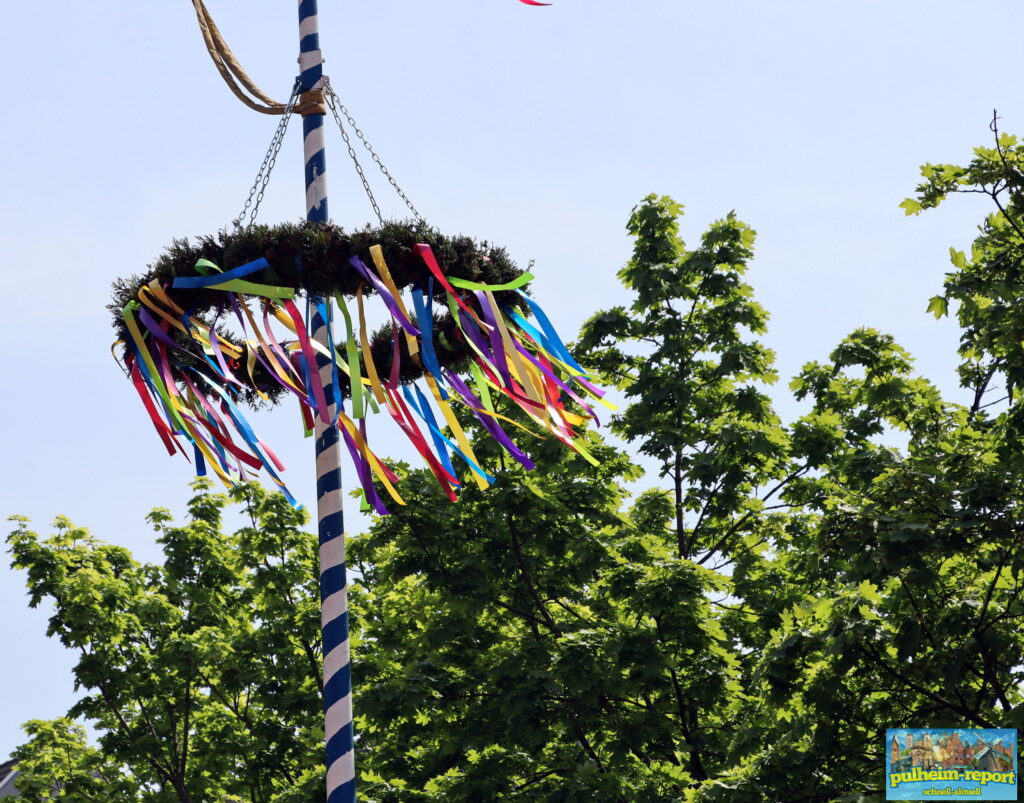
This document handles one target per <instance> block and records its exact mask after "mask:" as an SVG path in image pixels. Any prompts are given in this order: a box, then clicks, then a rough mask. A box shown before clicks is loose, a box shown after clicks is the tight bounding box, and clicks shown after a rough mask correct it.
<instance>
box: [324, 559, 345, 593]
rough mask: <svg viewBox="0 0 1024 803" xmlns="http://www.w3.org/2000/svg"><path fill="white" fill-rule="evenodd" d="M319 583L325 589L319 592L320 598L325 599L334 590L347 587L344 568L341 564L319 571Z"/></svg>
mask: <svg viewBox="0 0 1024 803" xmlns="http://www.w3.org/2000/svg"><path fill="white" fill-rule="evenodd" d="M320 585H321V586H322V587H323V588H325V589H327V591H326V593H324V592H321V594H320V599H326V598H327V597H329V596H330V595H331V594H333V593H334V592H335V591H338V590H339V589H341V588H347V587H348V586H347V585H346V584H345V568H344V567H343V566H334V567H332V568H330V569H328V570H327V571H324V572H321V573H320Z"/></svg>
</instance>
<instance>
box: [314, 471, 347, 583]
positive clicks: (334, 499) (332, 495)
mask: <svg viewBox="0 0 1024 803" xmlns="http://www.w3.org/2000/svg"><path fill="white" fill-rule="evenodd" d="M317 496H318V499H317V504H318V505H319V504H323V505H328V506H330V507H333V508H339V507H341V505H342V501H343V500H342V497H341V488H337V489H335V490H333V491H327V492H325V493H322V494H318V495H317ZM320 565H321V566H322V565H323V563H321V564H320Z"/></svg>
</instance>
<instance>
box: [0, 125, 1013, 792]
mask: <svg viewBox="0 0 1024 803" xmlns="http://www.w3.org/2000/svg"><path fill="white" fill-rule="evenodd" d="M993 127H994V126H993ZM995 133H996V145H995V147H992V148H980V149H978V150H977V151H976V152H975V157H974V160H973V161H972V162H971V163H970V164H969V165H967V166H966V167H958V166H951V165H937V166H936V165H927V166H926V167H925V168H924V169H923V176H924V181H923V182H922V184H921V185H920V186H919V187H918V192H917V195H916V197H915V198H914V199H912V200H909V201H907V202H904V208H905V209H906V210H907V211H908V213H915V212H919V211H921V210H923V209H926V208H929V207H932V206H935V205H937V204H939V203H941V202H943V201H944V200H945V199H946V198H947V197H948V196H950V195H952V194H955V193H961V192H969V193H981V194H984V195H987V196H988V197H989V198H990V199H991V200H992V201H993V204H994V207H995V210H994V211H993V213H992V214H991V215H989V216H988V217H987V218H986V219H985V221H984V222H983V224H982V226H981V229H980V232H979V236H978V237H977V239H976V240H975V242H974V245H973V247H972V248H971V249H970V252H969V254H968V253H964V252H961V251H958V250H955V249H954V250H953V251H952V254H951V261H952V266H953V269H952V270H951V271H950V272H948V273H947V274H946V278H945V285H944V290H943V293H942V294H940V295H938V296H936V297H935V298H933V299H932V300H931V302H930V304H929V307H928V308H929V310H930V311H931V312H932V313H933V314H936V315H939V316H941V315H947V314H948V315H956V316H957V319H958V321H959V323H960V326H961V330H962V337H961V342H960V348H959V358H960V367H959V377H960V384H961V388H960V391H959V393H956V392H955V393H954V394H952V395H951V396H950V397H946V396H944V395H943V394H942V393H941V392H940V391H939V389H938V388H937V387H936V386H935V385H934V384H933V383H931V382H929V381H928V380H927V379H925V378H923V377H921V376H919V375H917V374H916V373H915V371H914V367H913V361H912V359H911V357H910V355H909V354H908V353H907V352H906V351H905V350H904V349H903V348H901V347H900V346H899V344H897V343H896V342H895V341H894V340H893V338H892V337H891V336H889V335H886V334H884V333H882V332H878V331H876V330H873V329H870V328H862V329H858V330H856V331H854V332H852V333H851V334H850V335H848V336H847V337H845V338H844V339H843V340H842V341H841V342H840V343H839V344H837V345H836V346H835V347H834V348H833V349H832V350H831V351H830V352H829V353H828V354H827V355H822V358H821V359H820V360H818V361H815V362H811V363H809V364H807V365H805V366H804V367H803V369H802V370H801V371H800V373H799V374H798V375H797V376H796V377H795V378H793V380H792V382H791V383H790V385H789V389H790V392H791V393H792V394H793V395H794V397H795V398H796V399H797V400H799V401H800V402H801V403H802V404H803V409H804V413H803V414H802V415H801V416H800V417H799V418H798V419H797V420H795V421H792V422H790V423H788V424H784V423H783V422H782V421H781V420H780V419H779V417H778V415H777V414H776V413H775V411H774V409H773V407H772V403H771V395H770V394H772V393H778V392H779V391H778V390H772V389H771V387H770V386H771V385H772V383H773V382H774V381H775V371H774V367H773V355H772V354H771V352H770V351H769V350H768V349H767V348H765V346H764V345H763V344H762V343H761V342H760V340H759V337H760V336H762V335H763V334H764V332H765V330H766V326H767V314H766V312H765V311H764V310H763V309H762V308H761V307H760V306H759V305H758V304H757V303H756V301H755V300H754V297H753V290H752V288H751V287H750V285H748V284H747V283H746V281H745V274H746V271H747V269H748V264H749V262H750V261H751V259H752V257H753V247H754V233H753V231H752V230H751V229H750V228H749V227H748V226H746V225H745V224H744V223H742V222H741V221H739V220H738V219H737V218H736V217H735V215H733V214H729V215H727V216H726V217H725V218H723V219H721V220H719V221H716V222H714V223H713V224H712V225H711V226H710V227H709V229H708V230H707V232H705V233H704V235H703V236H702V237H701V238H700V240H699V242H698V244H697V245H696V246H695V247H694V248H692V249H689V248H687V246H686V245H685V243H684V242H683V240H682V239H681V237H680V229H679V218H680V215H681V212H682V208H681V207H680V206H679V205H677V204H676V203H675V202H674V201H672V200H671V199H670V198H666V197H657V196H650V197H648V198H646V199H644V200H643V201H642V202H641V203H640V204H639V205H638V206H637V207H636V208H635V209H634V210H633V213H632V215H631V217H630V220H629V224H628V231H629V232H630V234H631V235H632V236H633V238H634V241H635V247H634V251H633V255H632V257H631V259H630V261H629V262H628V263H627V264H626V265H625V266H624V268H623V269H622V271H621V272H620V279H621V280H622V282H623V284H624V286H625V288H626V291H627V292H628V294H629V301H628V303H627V304H625V305H623V306H622V307H617V308H613V309H610V310H605V311H601V312H598V313H596V314H595V315H594V316H593V317H592V318H591V319H590V320H589V321H588V322H587V324H586V325H585V326H584V328H583V331H582V333H581V337H580V341H579V345H580V347H581V351H582V352H583V354H584V355H585V358H586V360H587V361H588V362H589V364H590V365H592V366H593V367H594V368H595V369H596V371H597V372H598V373H599V374H600V375H601V376H602V377H603V378H604V379H605V380H606V381H607V382H609V383H611V384H614V385H616V386H617V387H618V388H619V389H620V391H621V392H622V394H623V395H624V396H625V398H626V401H627V404H626V405H625V407H624V409H623V410H622V411H621V413H620V414H618V415H617V416H616V417H615V418H614V419H613V421H612V424H611V429H612V431H613V432H614V433H615V434H616V435H618V436H620V437H621V438H623V439H624V440H625V441H626V442H627V443H628V444H630V445H631V446H632V447H633V448H635V449H636V450H637V451H638V452H640V453H641V454H643V455H645V456H647V457H649V458H651V459H652V460H653V461H654V463H655V465H656V466H657V467H658V470H659V473H660V476H661V478H662V479H663V480H664V481H665V482H664V485H665V487H663V488H655V489H651V490H648V491H645V492H643V493H641V494H638V495H636V496H635V497H633V496H631V494H630V490H629V483H630V482H632V481H633V480H635V479H636V478H637V477H638V475H639V469H638V468H637V466H636V465H635V464H634V462H633V461H632V460H631V458H630V457H629V456H628V454H627V453H626V452H625V451H623V450H622V449H619V448H617V447H614V446H612V445H610V444H607V443H604V442H603V441H602V440H601V439H600V438H599V437H597V436H596V435H593V434H592V435H588V436H586V437H587V447H588V449H589V450H590V451H591V452H592V454H593V455H595V456H596V457H597V458H598V463H597V465H594V464H592V463H590V462H588V461H587V460H585V459H584V458H583V457H582V456H581V455H579V454H577V453H574V452H572V451H568V450H565V449H563V448H562V447H561V446H559V445H558V444H551V443H547V442H541V441H537V442H536V443H535V444H534V448H533V450H532V451H533V454H534V457H535V461H536V462H537V464H538V468H539V470H538V471H536V472H531V473H525V472H523V471H522V470H521V469H520V468H519V467H518V466H517V465H515V464H512V465H503V467H502V469H501V471H500V472H498V480H497V483H496V485H495V487H493V488H492V489H490V490H489V491H487V492H483V493H482V492H479V491H477V490H476V489H475V488H474V487H473V486H472V483H467V486H468V487H467V488H466V490H465V491H464V492H463V493H462V497H461V499H460V501H459V503H458V504H457V505H451V504H449V503H448V502H447V501H446V499H445V498H444V497H443V495H442V494H440V493H439V492H438V490H437V489H436V488H435V486H434V484H433V482H432V480H431V479H430V477H429V475H428V474H427V473H426V472H422V471H411V472H408V471H407V472H406V473H407V474H408V477H407V479H406V485H405V487H406V488H407V490H408V502H409V504H408V505H407V506H405V507H402V508H400V509H398V510H396V511H395V512H394V514H393V515H391V516H388V517H385V518H380V519H377V520H375V521H374V522H373V524H372V526H371V527H370V529H369V531H368V532H367V533H364V534H362V535H359V536H357V537H355V538H354V539H353V540H352V542H351V545H350V550H349V554H350V557H351V560H352V561H353V563H354V566H355V569H356V572H355V574H354V581H355V582H354V583H353V585H352V591H351V593H352V605H351V607H352V611H353V616H354V619H353V633H354V636H355V664H354V676H353V680H354V684H355V693H356V699H355V711H356V715H357V722H356V724H357V728H356V730H357V733H358V734H359V741H358V745H357V751H358V752H357V755H358V764H359V772H360V784H361V790H362V791H361V796H362V797H363V799H365V800H367V801H376V802H377V803H417V802H418V801H419V802H422V803H426V802H428V801H437V802H438V803H440V801H445V803H459V802H460V801H462V802H464V803H470V802H472V801H492V800H502V801H504V800H509V801H515V800H523V801H544V802H547V803H572V802H574V801H612V802H614V801H622V802H623V803H627V802H628V803H635V802H640V801H666V802H668V801H685V802H686V803H719V802H722V803H734V801H744V803H746V802H747V801H749V802H750V803H780V802H781V801H785V802H786V803H798V801H821V802H822V803H825V802H826V801H869V800H870V801H875V800H882V799H884V788H883V770H884V745H883V739H882V737H883V734H884V731H885V729H886V728H889V727H901V726H921V725H928V726H933V727H971V726H975V727H1020V726H1021V725H1022V724H1024V694H1022V681H1024V677H1022V669H1021V667H1024V636H1022V635H1021V630H1020V622H1021V619H1022V618H1024V602H1022V596H1024V575H1022V572H1024V558H1022V552H1021V539H1022V537H1024V524H1022V522H1024V490H1022V489H1024V449H1022V442H1021V438H1022V431H1024V407H1022V406H1021V405H1022V402H1021V395H1020V392H1019V388H1020V387H1021V386H1022V382H1024V374H1022V371H1024V368H1022V366H1024V353H1022V352H1021V349H1022V348H1024V347H1022V345H1021V344H1022V343H1024V317H1022V313H1021V309H1024V305H1022V304H1021V303H1020V301H1021V298H1022V296H1024V275H1022V271H1021V264H1022V259H1024V233H1022V228H1021V226H1022V222H1021V220H1022V218H1021V212H1022V211H1024V197H1022V191H1024V190H1022V188H1024V172H1022V171H1021V166H1022V165H1024V146H1021V145H1019V144H1018V142H1017V140H1016V139H1014V138H1012V137H1008V136H1006V135H1003V134H999V133H998V131H996V132H995ZM475 448H477V450H478V451H479V452H483V453H488V452H492V455H489V456H493V457H494V458H495V462H499V461H500V455H498V454H497V447H496V446H494V445H493V444H490V443H489V442H487V441H486V440H485V439H481V440H480V441H478V442H477V443H476V444H475ZM234 499H235V502H237V503H238V504H240V505H242V506H243V507H244V508H245V509H246V510H248V511H249V513H250V515H252V517H253V519H252V522H251V524H252V526H250V527H245V528H242V529H241V530H240V531H239V532H238V533H236V534H235V535H233V536H227V535H224V534H223V533H222V532H221V526H220V525H221V511H222V508H223V507H224V505H225V504H227V499H226V498H225V497H224V496H221V495H217V494H212V493H210V492H209V490H208V489H201V490H200V492H199V493H198V494H197V496H196V498H195V499H194V500H193V503H192V508H191V510H190V522H189V523H188V524H186V525H184V526H180V527H175V526H173V525H172V524H171V523H170V519H169V517H168V514H167V513H166V512H165V511H157V512H156V513H154V514H153V522H154V524H155V525H156V526H157V529H158V533H159V538H160V540H161V543H162V545H163V547H164V549H165V553H166V556H167V557H166V560H165V561H164V563H163V564H162V565H161V566H150V565H139V564H138V563H136V562H135V561H133V560H132V559H131V557H130V556H129V555H128V554H127V553H126V552H125V551H124V550H122V549H119V548H117V547H111V546H107V545H104V544H100V543H99V542H97V541H95V540H93V539H92V538H91V537H90V536H88V535H87V534H86V533H85V532H84V531H82V530H79V529H77V528H74V527H73V526H72V525H71V524H70V523H68V522H66V521H64V520H59V521H58V526H57V531H56V533H55V534H54V535H53V536H52V537H50V538H49V539H45V540H44V539H40V538H39V537H38V536H36V535H34V534H32V533H31V532H29V531H28V529H27V528H26V526H25V525H24V524H22V525H20V526H19V528H18V529H17V530H16V532H15V533H14V534H13V535H12V536H11V544H12V551H13V554H14V558H15V562H16V564H17V565H19V566H22V567H23V568H25V569H27V570H28V577H29V588H30V593H31V595H32V597H31V599H32V602H33V604H38V603H39V602H41V601H42V600H43V599H50V600H51V601H52V602H53V603H54V604H55V615H54V618H53V620H52V622H51V633H53V634H54V635H56V636H57V637H59V638H61V639H62V641H63V642H64V643H65V644H67V645H68V646H69V647H70V648H72V649H75V650H78V651H79V652H80V653H81V660H80V662H79V665H78V667H77V669H76V679H77V681H78V683H79V684H80V686H81V687H82V688H83V690H84V691H85V692H86V696H85V697H83V699H82V701H81V702H80V703H79V704H78V705H77V706H76V707H75V709H74V710H73V711H72V712H71V713H72V715H73V716H79V717H84V718H86V719H88V720H89V721H90V722H91V723H93V725H94V726H95V727H97V728H98V730H99V732H100V739H99V744H98V747H97V748H95V749H91V748H87V747H83V744H84V742H83V736H82V734H81V732H79V731H76V730H75V729H74V727H73V726H72V725H71V724H70V723H68V722H59V723H38V722H35V723H31V724H30V726H29V732H30V735H31V740H30V742H29V743H28V744H27V745H26V746H24V747H23V748H21V750H20V752H19V757H20V758H21V759H22V762H23V769H25V771H26V776H27V777H28V779H29V781H30V782H31V783H33V784H35V785H34V786H33V787H32V788H33V789H35V790H36V791H35V792H34V794H36V795H37V798H35V799H43V798H41V797H38V796H39V795H41V794H42V790H44V789H48V788H52V787H53V786H54V785H55V784H56V785H57V786H58V787H59V788H60V789H61V790H62V791H61V794H62V795H63V799H67V800H88V799H111V800H118V799H124V800H133V801H134V800H140V801H165V800H167V801H174V800H194V801H200V800H228V799H233V798H237V799H240V800H246V801H292V800H294V801H298V800H310V799H315V798H316V797H317V796H318V795H320V794H321V793H322V790H321V789H320V786H319V783H320V781H319V778H320V775H321V774H322V766H321V765H320V762H321V758H320V754H319V742H320V740H321V738H322V733H321V732H320V731H319V727H320V726H319V710H318V703H317V697H318V691H319V690H318V688H317V676H318V671H317V668H316V666H317V662H318V660H319V654H320V653H319V649H320V648H319V641H318V634H317V613H316V606H317V593H316V587H315V583H314V582H313V579H312V578H313V577H314V576H315V554H314V552H315V546H314V545H315V539H313V538H312V537H311V536H308V535H304V534H303V533H302V532H301V524H302V521H301V516H299V515H298V514H296V513H295V512H294V511H293V510H291V509H290V508H289V507H288V506H287V504H286V503H284V502H283V500H281V499H279V498H277V497H271V496H266V495H265V494H263V492H262V491H260V490H259V489H258V488H256V487H253V486H248V487H246V488H244V489H241V490H239V491H238V492H236V493H235V494H234ZM79 748H81V749H79ZM69 752H76V754H78V755H80V756H81V758H80V760H79V761H78V763H75V762H72V763H70V764H69V763H68V762H67V760H66V759H64V758H62V756H66V755H67V754H68V753H69ZM97 784H107V785H108V786H106V787H103V788H105V789H106V790H107V792H108V794H107V797H103V796H102V795H100V796H99V797H95V796H94V797H92V798H90V797H89V795H94V794H95V788H94V787H96V785H97ZM117 784H121V786H120V787H119V786H117ZM125 784H127V785H125ZM119 795H120V797H119Z"/></svg>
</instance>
